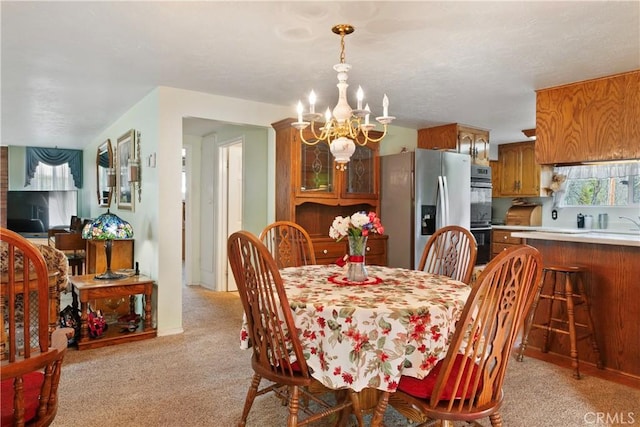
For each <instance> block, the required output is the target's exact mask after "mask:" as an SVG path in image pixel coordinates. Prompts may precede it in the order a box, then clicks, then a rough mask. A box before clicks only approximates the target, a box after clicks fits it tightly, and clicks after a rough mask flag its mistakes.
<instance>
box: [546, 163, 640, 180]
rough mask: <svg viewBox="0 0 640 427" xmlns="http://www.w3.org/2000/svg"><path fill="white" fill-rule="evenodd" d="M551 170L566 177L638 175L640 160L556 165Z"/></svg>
mask: <svg viewBox="0 0 640 427" xmlns="http://www.w3.org/2000/svg"><path fill="white" fill-rule="evenodd" d="M553 172H554V173H556V174H559V175H564V176H566V177H567V179H589V178H598V179H602V178H619V177H627V176H635V175H640V162H620V163H609V164H601V165H580V166H556V167H555V168H554V169H553Z"/></svg>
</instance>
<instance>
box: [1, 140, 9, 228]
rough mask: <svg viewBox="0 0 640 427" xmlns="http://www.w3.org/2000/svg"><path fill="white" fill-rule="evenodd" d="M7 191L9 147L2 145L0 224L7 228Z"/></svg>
mask: <svg viewBox="0 0 640 427" xmlns="http://www.w3.org/2000/svg"><path fill="white" fill-rule="evenodd" d="M7 191H9V147H0V226H2V227H4V228H7Z"/></svg>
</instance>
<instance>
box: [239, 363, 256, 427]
mask: <svg viewBox="0 0 640 427" xmlns="http://www.w3.org/2000/svg"><path fill="white" fill-rule="evenodd" d="M260 380H262V377H261V376H260V375H258V374H254V375H253V378H252V379H251V385H250V386H249V391H247V398H246V399H245V401H244V408H243V409H242V418H240V422H239V423H238V427H244V426H245V425H246V423H247V417H248V416H249V411H251V406H252V405H253V400H254V399H255V398H256V394H257V393H258V386H259V385H260Z"/></svg>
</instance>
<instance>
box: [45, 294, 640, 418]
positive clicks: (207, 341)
mask: <svg viewBox="0 0 640 427" xmlns="http://www.w3.org/2000/svg"><path fill="white" fill-rule="evenodd" d="M183 305H184V329H185V332H184V334H181V335H174V336H168V337H158V338H155V339H151V340H145V341H140V342H134V343H128V344H123V345H117V346H111V347H105V348H100V349H95V350H86V351H82V352H79V351H77V350H75V349H69V351H68V352H67V357H66V359H65V365H64V367H63V372H62V379H61V381H60V405H59V410H58V415H57V417H56V419H55V421H54V423H53V426H56V427H61V426H73V427H76V426H101V425H105V426H110V427H120V426H140V427H142V426H150V427H151V426H176V427H177V426H235V425H237V421H238V419H239V417H240V412H241V408H242V404H243V403H244V398H245V393H246V390H247V388H248V386H249V382H250V378H251V375H252V371H251V368H250V363H249V358H250V356H251V355H250V351H243V350H240V348H239V341H238V333H239V330H240V323H241V318H242V306H241V304H240V300H239V298H238V296H237V295H236V294H234V293H218V292H211V291H207V290H204V289H202V288H198V287H186V288H184V299H183ZM504 391H505V402H504V406H503V409H502V411H501V412H502V415H503V420H504V425H505V427H546V426H563V427H574V426H575V427H578V426H597V427H602V426H617V425H624V426H629V425H634V424H636V425H639V426H640V390H636V389H632V388H628V387H624V386H621V385H618V384H615V383H611V382H608V381H604V380H601V379H598V378H594V377H586V378H584V379H582V380H579V381H578V380H575V379H573V378H572V377H571V372H570V371H569V370H567V369H562V368H558V367H556V366H554V365H550V364H547V363H544V362H541V361H538V360H535V359H530V358H527V359H525V361H524V362H523V363H518V362H516V361H515V360H513V361H512V362H511V363H510V365H509V371H508V373H507V378H506V381H505V387H504ZM286 414H287V409H286V407H284V406H281V404H280V401H279V400H277V399H276V398H275V397H274V396H272V395H267V396H262V397H258V398H257V399H256V402H255V403H254V405H253V409H252V412H251V414H250V415H249V420H248V426H260V427H271V426H284V425H286ZM368 419H369V418H368V417H367V419H366V420H368ZM481 424H482V425H484V426H489V425H490V423H489V420H488V419H484V420H481ZM316 425H318V426H320V425H325V424H321V423H319V424H316ZM385 425H386V426H387V427H397V426H407V425H409V424H408V423H407V421H406V420H405V419H404V418H403V417H402V416H400V415H399V414H398V413H397V412H395V411H394V410H393V409H391V408H390V409H388V410H387V413H386V414H385ZM460 425H464V424H460Z"/></svg>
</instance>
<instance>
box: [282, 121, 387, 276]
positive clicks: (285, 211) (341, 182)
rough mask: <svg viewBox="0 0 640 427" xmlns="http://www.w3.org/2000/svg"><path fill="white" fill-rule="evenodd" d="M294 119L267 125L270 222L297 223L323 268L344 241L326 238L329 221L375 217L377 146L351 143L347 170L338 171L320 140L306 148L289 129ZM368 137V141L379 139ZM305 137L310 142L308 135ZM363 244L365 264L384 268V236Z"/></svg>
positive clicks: (339, 251) (373, 133) (339, 252)
mask: <svg viewBox="0 0 640 427" xmlns="http://www.w3.org/2000/svg"><path fill="white" fill-rule="evenodd" d="M294 121H295V119H284V120H281V121H279V122H276V123H273V124H272V126H273V128H274V129H275V131H276V220H277V221H293V222H295V223H297V224H299V225H301V226H302V227H303V228H304V229H305V230H307V232H308V233H309V236H310V237H311V240H312V241H313V245H314V250H315V251H316V260H317V261H318V263H321V264H329V263H332V262H334V261H335V260H336V258H338V257H339V256H341V255H344V254H345V253H347V252H346V246H345V245H346V243H345V242H343V241H341V242H338V243H337V244H336V242H334V241H333V240H332V239H329V238H328V234H329V227H330V226H331V223H332V222H333V219H334V218H335V217H336V216H338V215H340V216H350V215H352V214H353V213H354V212H357V211H367V212H369V211H374V212H376V213H377V214H379V201H380V155H379V144H378V143H372V142H369V143H367V144H366V145H364V146H361V145H358V144H356V151H355V153H354V154H353V156H352V157H351V160H350V161H349V163H347V165H346V166H347V169H346V170H344V171H341V170H338V169H336V166H335V164H334V159H333V156H332V155H331V152H330V150H329V146H328V145H327V144H326V143H325V142H323V141H320V142H318V143H317V144H316V145H307V144H305V143H303V142H302V141H301V139H300V133H299V131H298V130H297V129H295V128H293V127H292V126H291V123H292V122H294ZM370 134H371V136H372V137H373V138H379V137H380V136H381V135H382V134H381V133H380V132H377V131H371V132H370ZM305 139H306V140H307V141H310V140H312V139H313V136H312V135H311V132H310V131H306V133H305ZM382 223H383V224H384V218H382ZM369 245H370V246H371V247H372V249H371V256H370V257H367V263H369V264H374V263H375V264H380V265H386V236H378V235H373V236H370V238H369ZM380 248H381V249H380ZM325 251H326V252H325Z"/></svg>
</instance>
